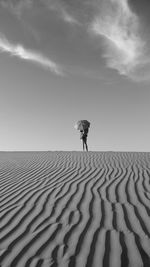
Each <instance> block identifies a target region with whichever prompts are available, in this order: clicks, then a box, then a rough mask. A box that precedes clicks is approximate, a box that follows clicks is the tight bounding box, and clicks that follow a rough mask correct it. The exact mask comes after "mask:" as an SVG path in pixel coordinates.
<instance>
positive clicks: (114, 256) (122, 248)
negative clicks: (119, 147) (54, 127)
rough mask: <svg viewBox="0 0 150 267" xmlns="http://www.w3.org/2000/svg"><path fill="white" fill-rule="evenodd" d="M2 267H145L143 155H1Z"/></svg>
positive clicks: (149, 188)
mask: <svg viewBox="0 0 150 267" xmlns="http://www.w3.org/2000/svg"><path fill="white" fill-rule="evenodd" d="M0 266H1V267H14V266H18V267H24V266H25V267H28V266H31V267H35V266H37V267H40V266H43V267H49V266H53V267H54V266H58V267H67V266H69V267H75V266H77V267H107V266H110V267H127V266H130V267H142V266H144V267H149V266H150V153H143V152H141V153H137V152H130V153H127V152H63V151H62V152H61V151H60V152H1V153H0Z"/></svg>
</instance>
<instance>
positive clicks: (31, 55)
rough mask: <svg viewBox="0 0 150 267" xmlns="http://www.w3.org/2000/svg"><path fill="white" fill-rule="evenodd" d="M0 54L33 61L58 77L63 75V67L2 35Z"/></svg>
mask: <svg viewBox="0 0 150 267" xmlns="http://www.w3.org/2000/svg"><path fill="white" fill-rule="evenodd" d="M0 52H5V53H8V54H9V55H11V56H16V57H18V58H20V59H23V60H26V61H32V62H34V63H36V64H39V65H41V66H42V67H45V68H47V69H49V70H50V71H51V72H53V73H55V74H57V75H63V72H62V69H61V67H60V66H58V65H57V64H56V63H55V62H53V61H52V60H50V59H48V58H46V57H44V56H43V55H41V54H39V53H37V52H35V51H32V50H28V49H25V48H24V47H23V46H22V45H20V44H17V45H14V44H12V43H10V42H9V41H8V40H7V39H6V38H5V37H3V36H2V35H0Z"/></svg>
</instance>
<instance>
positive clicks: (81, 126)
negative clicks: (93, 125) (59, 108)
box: [74, 120, 90, 130]
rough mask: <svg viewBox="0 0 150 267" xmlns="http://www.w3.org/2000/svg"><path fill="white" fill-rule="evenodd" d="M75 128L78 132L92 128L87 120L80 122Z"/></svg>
mask: <svg viewBox="0 0 150 267" xmlns="http://www.w3.org/2000/svg"><path fill="white" fill-rule="evenodd" d="M74 127H75V129H76V130H85V129H88V128H89V127H90V122H89V121H87V120H80V121H78V122H77V123H76V124H75V126H74Z"/></svg>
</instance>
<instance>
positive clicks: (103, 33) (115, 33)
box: [90, 0, 145, 76]
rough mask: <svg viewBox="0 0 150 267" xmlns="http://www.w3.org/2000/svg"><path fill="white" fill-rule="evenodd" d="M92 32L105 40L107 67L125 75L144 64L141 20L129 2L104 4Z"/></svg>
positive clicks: (119, 1) (92, 26) (109, 1)
mask: <svg viewBox="0 0 150 267" xmlns="http://www.w3.org/2000/svg"><path fill="white" fill-rule="evenodd" d="M90 31H91V32H92V33H93V34H94V35H96V36H100V37H103V39H104V40H105V42H104V43H105V53H104V55H103V56H104V57H105V58H106V61H107V66H108V67H110V68H114V69H116V70H118V71H119V73H120V74H123V75H128V76H130V75H132V73H133V72H134V71H135V70H136V68H138V66H139V65H140V64H141V62H142V55H143V49H144V46H145V43H144V41H143V40H142V39H141V38H140V36H139V21H138V17H137V16H136V14H134V13H133V12H132V11H131V9H130V7H129V4H128V1H127V0H105V2H104V1H103V2H101V5H100V11H99V14H98V15H96V16H95V18H94V19H93V21H92V23H91V25H90Z"/></svg>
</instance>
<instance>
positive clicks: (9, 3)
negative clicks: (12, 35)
mask: <svg viewBox="0 0 150 267" xmlns="http://www.w3.org/2000/svg"><path fill="white" fill-rule="evenodd" d="M0 4H1V5H2V7H4V8H9V9H10V10H11V11H12V12H13V13H14V14H16V15H17V16H18V17H20V15H21V13H22V10H23V9H25V8H26V9H29V8H31V7H32V4H33V0H0Z"/></svg>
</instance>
